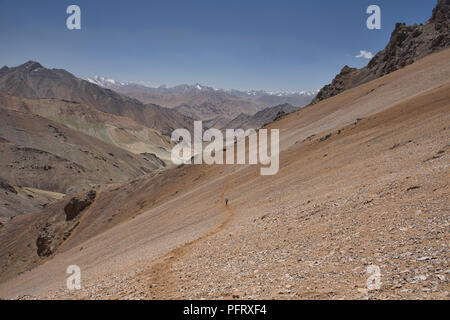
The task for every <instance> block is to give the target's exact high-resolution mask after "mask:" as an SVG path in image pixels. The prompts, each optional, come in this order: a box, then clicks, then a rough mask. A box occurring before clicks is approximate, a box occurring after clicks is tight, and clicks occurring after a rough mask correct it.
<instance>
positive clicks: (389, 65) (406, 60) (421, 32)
mask: <svg viewBox="0 0 450 320" xmlns="http://www.w3.org/2000/svg"><path fill="white" fill-rule="evenodd" d="M449 11H450V0H439V1H438V4H437V6H436V7H435V8H434V10H433V14H432V16H431V18H430V20H428V21H427V23H426V24H425V25H423V24H420V25H412V26H407V25H405V24H404V23H397V24H396V26H395V29H394V31H393V32H392V34H391V38H390V40H389V43H388V45H387V46H386V48H384V49H383V50H382V51H380V52H378V53H377V54H376V55H375V57H373V59H372V60H371V61H370V62H369V63H368V65H367V66H366V67H364V68H362V69H355V68H350V67H348V66H345V67H344V68H343V69H342V70H341V72H340V73H339V74H338V75H337V76H336V78H334V80H333V81H332V82H331V84H329V85H326V86H325V87H323V88H322V89H321V90H320V91H319V93H318V94H317V96H316V97H315V98H314V100H313V101H312V103H311V104H316V103H318V102H320V101H322V100H325V99H328V98H330V97H333V96H335V95H337V94H339V93H341V92H343V91H345V90H348V89H351V88H354V87H357V86H359V85H361V84H364V83H366V82H369V81H372V80H374V79H377V78H380V77H382V76H384V75H386V74H389V73H391V72H394V71H396V70H399V69H401V68H404V67H406V66H407V65H409V64H412V63H413V62H414V61H416V60H418V59H420V58H423V57H425V56H426V55H428V54H431V53H434V52H437V51H440V50H442V49H445V48H447V47H448V46H449V45H450V37H449V26H448V23H449V21H450V16H449Z"/></svg>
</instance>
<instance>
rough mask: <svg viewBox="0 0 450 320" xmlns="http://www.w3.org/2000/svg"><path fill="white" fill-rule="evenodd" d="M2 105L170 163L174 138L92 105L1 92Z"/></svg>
mask: <svg viewBox="0 0 450 320" xmlns="http://www.w3.org/2000/svg"><path fill="white" fill-rule="evenodd" d="M0 106H1V107H3V108H7V109H11V110H16V111H20V112H24V113H27V112H28V113H33V114H37V115H40V116H41V117H44V118H47V119H49V120H51V121H55V122H57V123H60V124H62V125H64V126H67V127H69V128H71V129H74V130H77V131H80V132H82V133H84V134H87V135H89V136H92V137H95V138H97V139H100V140H102V141H104V142H106V143H109V144H112V145H114V146H116V147H119V148H122V149H125V150H127V151H129V152H131V153H134V154H141V153H148V154H154V155H156V156H157V157H158V158H160V159H164V160H165V161H167V162H168V163H169V162H170V150H171V148H172V145H171V142H170V139H169V138H168V137H167V136H164V135H162V134H161V133H159V132H158V131H156V130H154V129H150V128H147V127H145V126H143V125H141V124H139V123H137V122H136V121H134V120H132V119H130V118H126V117H121V116H116V115H114V114H110V113H105V112H102V111H99V110H97V109H95V108H93V107H90V106H88V105H85V104H82V103H78V102H72V101H67V100H58V99H25V98H20V97H15V96H11V95H8V94H4V93H0Z"/></svg>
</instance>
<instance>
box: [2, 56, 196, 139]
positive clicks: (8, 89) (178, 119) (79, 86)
mask: <svg viewBox="0 0 450 320" xmlns="http://www.w3.org/2000/svg"><path fill="white" fill-rule="evenodd" d="M0 92H3V93H8V94H10V95H13V96H19V97H23V98H30V99H36V98H47V99H60V100H62V99H64V100H68V101H75V102H79V103H83V104H86V105H88V106H91V107H94V108H97V109H98V110H100V111H103V112H106V113H111V114H115V115H118V116H124V117H128V118H131V119H133V120H135V121H136V122H138V123H140V124H142V125H144V126H147V127H149V128H152V129H156V130H158V131H160V132H161V133H163V134H166V135H167V134H170V133H171V132H172V131H173V130H174V129H177V128H188V129H190V128H192V126H193V123H192V119H190V118H188V117H186V116H184V115H182V114H181V113H178V112H177V111H175V110H170V109H167V108H163V107H160V106H157V105H153V104H148V105H144V104H143V103H142V102H140V101H138V100H136V99H132V98H129V97H126V96H123V95H120V94H118V93H117V92H114V91H112V90H108V89H104V88H101V87H99V86H97V85H95V84H92V83H90V82H88V81H85V80H81V79H78V78H76V77H75V76H74V75H73V74H71V73H69V72H67V71H66V70H62V69H47V68H44V67H43V66H42V65H40V64H39V63H37V62H34V61H29V62H27V63H24V64H23V65H20V66H18V67H14V68H8V67H4V68H2V69H1V71H0Z"/></svg>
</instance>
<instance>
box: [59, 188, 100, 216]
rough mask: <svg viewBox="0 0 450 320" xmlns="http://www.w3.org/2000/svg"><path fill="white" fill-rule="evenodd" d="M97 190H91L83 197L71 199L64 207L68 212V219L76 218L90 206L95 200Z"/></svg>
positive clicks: (66, 212)
mask: <svg viewBox="0 0 450 320" xmlns="http://www.w3.org/2000/svg"><path fill="white" fill-rule="evenodd" d="M96 194H97V193H96V191H95V190H91V191H89V192H88V193H87V194H85V195H84V196H83V197H74V198H72V199H70V201H69V203H68V204H67V205H66V206H65V207H64V212H65V214H66V221H71V220H73V219H74V218H76V217H77V216H78V215H79V214H80V213H81V212H83V211H84V210H85V209H86V208H87V207H89V206H90V205H91V204H92V202H94V200H95V196H96Z"/></svg>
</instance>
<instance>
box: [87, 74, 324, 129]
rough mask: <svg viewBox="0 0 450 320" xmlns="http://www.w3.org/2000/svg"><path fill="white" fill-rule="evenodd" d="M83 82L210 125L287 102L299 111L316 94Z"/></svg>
mask: <svg viewBox="0 0 450 320" xmlns="http://www.w3.org/2000/svg"><path fill="white" fill-rule="evenodd" d="M86 80H87V81H89V82H91V83H94V84H96V85H98V86H101V87H103V88H107V89H111V90H114V91H117V92H119V93H121V94H124V95H127V96H129V97H132V98H135V99H138V100H140V101H142V102H143V103H153V104H158V105H161V106H163V107H167V108H173V109H175V110H177V111H179V112H180V113H182V114H184V115H186V116H188V117H191V118H194V119H198V120H207V121H208V122H209V123H211V124H213V123H214V126H216V125H215V124H217V123H220V124H222V125H223V124H225V123H227V122H229V121H231V120H233V119H234V118H235V117H237V116H239V115H241V114H246V115H254V114H255V113H257V112H259V111H261V110H264V109H266V108H268V107H273V106H276V105H281V104H286V103H289V104H290V105H292V106H294V107H297V108H301V107H304V106H305V105H308V104H309V103H310V102H311V101H312V99H313V98H314V97H315V95H316V94H317V91H297V92H289V91H276V92H267V91H264V90H248V91H240V90H223V89H216V88H213V87H209V86H204V85H201V84H195V85H187V84H183V85H178V86H174V87H167V86H164V85H163V86H159V87H154V86H148V85H144V84H139V83H129V82H127V83H122V82H119V81H116V80H113V79H108V78H105V77H100V76H94V77H92V78H88V79H86Z"/></svg>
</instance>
